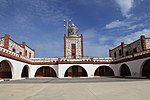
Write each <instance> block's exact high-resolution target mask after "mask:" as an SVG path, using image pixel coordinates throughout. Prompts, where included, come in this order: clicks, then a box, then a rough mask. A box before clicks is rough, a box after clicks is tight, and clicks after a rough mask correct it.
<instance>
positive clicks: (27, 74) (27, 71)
mask: <svg viewBox="0 0 150 100" xmlns="http://www.w3.org/2000/svg"><path fill="white" fill-rule="evenodd" d="M21 77H25V78H28V77H29V69H28V66H27V65H25V66H24V68H23V70H22V74H21Z"/></svg>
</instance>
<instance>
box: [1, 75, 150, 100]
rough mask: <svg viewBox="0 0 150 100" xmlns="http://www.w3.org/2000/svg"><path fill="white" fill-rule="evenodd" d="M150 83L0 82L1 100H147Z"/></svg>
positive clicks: (115, 80) (95, 80)
mask: <svg viewBox="0 0 150 100" xmlns="http://www.w3.org/2000/svg"><path fill="white" fill-rule="evenodd" d="M149 99H150V80H147V79H122V78H105V77H102V78H92V79H91V78H72V79H57V78H36V79H25V80H15V81H5V82H0V100H149Z"/></svg>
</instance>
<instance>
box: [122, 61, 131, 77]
mask: <svg viewBox="0 0 150 100" xmlns="http://www.w3.org/2000/svg"><path fill="white" fill-rule="evenodd" d="M120 76H131V71H130V69H129V67H128V65H126V64H122V65H121V67H120Z"/></svg>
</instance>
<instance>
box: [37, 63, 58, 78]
mask: <svg viewBox="0 0 150 100" xmlns="http://www.w3.org/2000/svg"><path fill="white" fill-rule="evenodd" d="M35 77H56V72H55V70H54V69H53V68H51V67H49V66H43V67H40V68H39V69H38V70H37V71H36V73H35Z"/></svg>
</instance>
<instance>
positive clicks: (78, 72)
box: [64, 65, 88, 77]
mask: <svg viewBox="0 0 150 100" xmlns="http://www.w3.org/2000/svg"><path fill="white" fill-rule="evenodd" d="M87 76H88V74H87V71H86V70H85V69H84V68H83V67H82V66H79V65H73V66H70V67H69V68H68V69H67V70H66V71H65V75H64V77H87Z"/></svg>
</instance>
